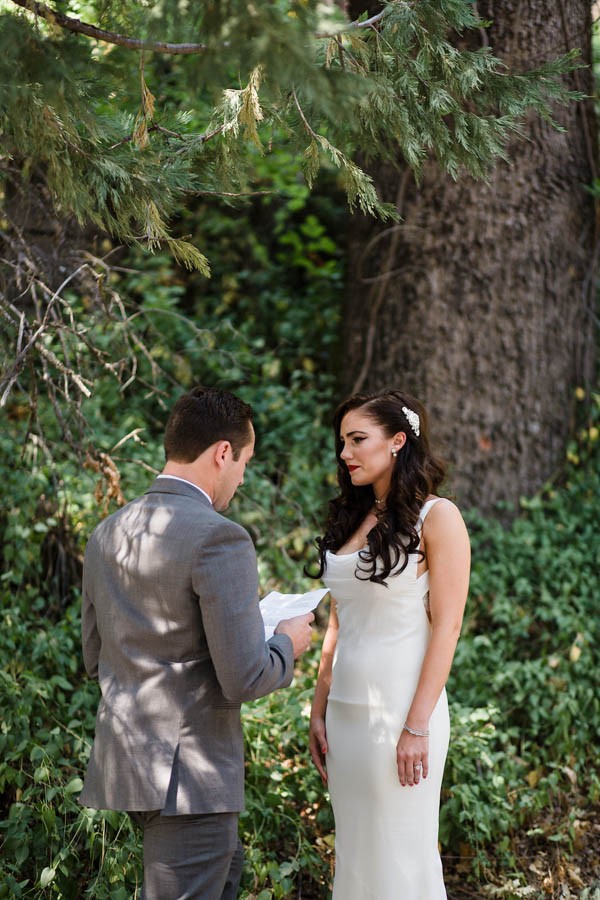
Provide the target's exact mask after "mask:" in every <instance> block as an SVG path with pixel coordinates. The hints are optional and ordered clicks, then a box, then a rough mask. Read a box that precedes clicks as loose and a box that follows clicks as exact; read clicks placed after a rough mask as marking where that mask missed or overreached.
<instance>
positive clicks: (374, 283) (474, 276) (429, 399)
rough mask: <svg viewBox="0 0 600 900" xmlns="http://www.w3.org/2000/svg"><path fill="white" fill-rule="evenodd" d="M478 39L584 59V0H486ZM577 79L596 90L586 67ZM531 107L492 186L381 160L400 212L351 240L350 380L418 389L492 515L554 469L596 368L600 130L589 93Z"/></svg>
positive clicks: (471, 502) (381, 176)
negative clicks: (599, 153)
mask: <svg viewBox="0 0 600 900" xmlns="http://www.w3.org/2000/svg"><path fill="white" fill-rule="evenodd" d="M478 12H479V14H480V15H481V16H482V17H483V18H484V19H489V20H492V25H491V27H490V28H489V29H486V31H485V33H483V32H482V36H481V39H482V40H484V41H486V42H487V41H488V40H489V42H490V45H491V47H492V50H493V52H494V54H495V55H496V56H498V57H500V58H501V59H503V60H504V61H505V62H506V63H507V64H508V66H509V67H510V69H511V70H513V71H523V70H525V69H529V68H533V67H534V66H536V65H538V64H539V63H540V62H542V61H543V60H547V59H551V58H553V57H555V56H557V55H560V54H562V53H564V52H566V51H567V50H568V49H570V48H572V47H580V48H581V49H582V53H583V58H584V60H585V62H586V63H589V61H590V58H591V57H590V35H591V16H590V13H591V11H590V4H589V3H587V2H583V0H559V2H556V0H551V2H550V3H548V2H545V0H521V2H517V0H510V2H503V3H494V2H480V3H479V4H478ZM571 82H572V87H573V88H577V89H579V90H582V91H584V92H585V93H587V94H591V93H593V88H592V73H591V70H590V69H589V68H587V69H580V70H578V71H577V72H576V73H574V74H573V76H572V77H571ZM556 118H557V120H558V121H559V122H560V123H561V124H562V125H563V126H564V127H565V128H566V132H565V133H561V132H558V131H556V130H554V129H553V128H552V127H551V126H550V125H549V124H548V123H547V122H545V121H542V120H541V119H540V118H539V117H532V118H531V119H530V120H529V121H528V122H527V123H526V127H525V131H526V135H527V139H526V140H520V141H515V142H514V143H512V144H511V146H510V147H509V163H502V162H501V163H498V164H497V165H496V167H495V169H494V171H493V173H492V176H491V179H490V182H489V184H482V183H477V182H475V181H473V180H472V179H470V178H468V177H464V178H461V180H460V181H459V182H458V183H455V182H453V181H452V180H451V179H450V178H449V177H448V176H446V175H445V174H443V173H442V172H441V171H440V170H439V168H437V167H436V166H435V165H434V164H433V163H430V164H428V166H427V168H426V170H425V173H424V177H423V178H422V181H421V183H420V185H418V186H417V185H416V184H415V181H414V178H413V177H412V176H411V175H410V173H409V172H408V170H407V171H406V172H404V173H402V174H401V175H400V176H398V174H397V172H392V171H389V170H388V171H382V170H381V169H379V170H377V171H376V172H374V173H373V174H374V176H375V179H376V182H377V184H378V187H379V189H380V191H381V193H382V194H383V195H384V197H385V199H387V200H392V201H394V202H397V204H398V208H399V211H400V214H401V216H402V223H401V224H400V225H398V226H394V227H391V228H389V227H388V228H383V227H382V226H381V225H376V224H374V223H373V221H372V220H367V219H365V218H360V219H358V221H357V222H356V224H355V226H354V228H353V234H352V237H351V240H350V279H349V280H350V286H349V293H348V302H347V309H346V315H345V317H344V321H345V333H344V335H343V346H344V359H345V363H346V366H345V369H346V383H345V384H344V389H345V390H346V391H351V390H357V389H376V388H379V387H382V386H390V385H397V386H402V387H403V388H405V389H406V390H409V391H411V392H412V393H414V394H415V395H416V396H418V397H419V398H420V399H422V400H423V402H424V403H425V405H426V406H427V407H428V410H429V412H430V418H431V423H432V433H433V437H434V443H435V445H436V446H437V447H438V449H440V450H441V452H442V454H443V455H445V456H446V458H447V459H448V461H449V462H450V464H451V488H452V490H453V492H454V493H455V494H456V496H457V497H458V498H459V500H460V502H462V503H463V504H465V505H468V506H476V507H479V508H480V509H481V510H482V511H485V512H490V511H493V510H495V509H497V508H498V504H504V503H507V502H508V503H509V504H514V503H516V502H517V501H518V499H519V497H520V496H521V495H523V494H531V493H532V492H534V491H535V490H537V489H538V488H539V487H540V486H541V485H542V484H543V483H544V482H545V481H546V480H547V479H548V478H549V477H550V476H552V474H553V473H554V472H555V471H556V469H557V467H558V466H559V465H560V463H561V462H562V460H563V458H564V451H565V445H566V442H567V440H568V438H569V434H570V432H571V431H572V428H573V424H574V403H575V398H574V389H575V387H576V386H587V385H589V384H590V382H591V380H592V378H593V376H594V349H595V343H596V334H595V331H594V322H595V319H594V277H593V270H594V261H595V260H594V258H595V251H596V240H595V216H594V202H593V198H592V197H591V195H590V193H589V192H588V186H589V185H590V184H591V182H592V180H593V178H594V176H595V174H596V153H595V148H596V131H595V121H594V119H593V111H592V108H591V103H588V102H580V103H572V104H570V105H569V106H568V107H567V108H566V109H559V110H557V112H556Z"/></svg>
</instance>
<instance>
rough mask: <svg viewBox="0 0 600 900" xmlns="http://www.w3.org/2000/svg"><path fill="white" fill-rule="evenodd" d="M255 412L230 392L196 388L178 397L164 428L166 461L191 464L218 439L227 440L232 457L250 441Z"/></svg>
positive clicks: (235, 456)
mask: <svg viewBox="0 0 600 900" xmlns="http://www.w3.org/2000/svg"><path fill="white" fill-rule="evenodd" d="M253 415H254V413H253V410H252V407H251V406H249V405H248V403H244V401H243V400H240V398H239V397H236V396H235V395H234V394H231V393H230V392H229V391H220V390H216V389H215V388H205V387H201V386H199V387H196V388H194V389H193V390H191V391H190V392H189V393H187V394H184V395H183V397H180V398H179V400H178V401H177V403H176V404H175V406H174V407H173V410H172V412H171V415H170V416H169V420H168V422H167V427H166V430H165V439H164V447H165V456H166V458H167V461H169V460H172V461H173V462H178V463H191V462H193V461H194V460H195V459H196V458H197V457H198V456H200V454H201V453H204V451H205V450H206V449H208V447H211V446H212V445H213V444H216V443H217V442H218V441H229V443H230V444H231V446H232V448H233V458H234V459H238V458H239V455H240V452H241V450H242V447H245V446H246V445H247V444H249V443H250V440H251V431H250V426H251V422H252V417H253Z"/></svg>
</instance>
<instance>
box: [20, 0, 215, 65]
mask: <svg viewBox="0 0 600 900" xmlns="http://www.w3.org/2000/svg"><path fill="white" fill-rule="evenodd" d="M12 2H13V3H16V5H17V6H22V7H23V9H26V10H28V11H29V12H31V13H33V14H34V15H36V16H39V17H40V18H42V19H46V21H47V22H51V23H52V24H53V25H59V26H60V27H61V28H65V29H66V30H67V31H73V32H75V33H76V34H85V35H86V36H87V37H91V38H95V39H96V40H97V41H103V42H104V43H105V44H117V45H118V46H119V47H127V49H128V50H149V51H151V52H154V53H169V54H171V55H172V56H181V55H188V56H189V55H192V54H195V53H203V52H204V51H205V50H206V45H205V44H170V43H168V42H166V41H142V40H139V39H138V38H130V37H126V36H125V35H123V34H116V33H115V32H113V31H105V30H104V29H103V28H97V27H96V26H95V25H88V24H87V23H86V22H82V21H81V19H74V18H72V17H71V16H65V15H64V14H63V13H60V12H57V11H56V10H54V9H51V8H50V7H49V6H45V5H44V4H43V3H37V2H36V0H12Z"/></svg>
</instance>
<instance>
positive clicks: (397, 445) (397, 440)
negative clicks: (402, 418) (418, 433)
mask: <svg viewBox="0 0 600 900" xmlns="http://www.w3.org/2000/svg"><path fill="white" fill-rule="evenodd" d="M405 443H406V432H405V431H398V432H397V433H396V434H395V435H394V437H393V438H392V451H393V450H395V451H396V453H397V452H398V450H401V449H402V447H404V445H405Z"/></svg>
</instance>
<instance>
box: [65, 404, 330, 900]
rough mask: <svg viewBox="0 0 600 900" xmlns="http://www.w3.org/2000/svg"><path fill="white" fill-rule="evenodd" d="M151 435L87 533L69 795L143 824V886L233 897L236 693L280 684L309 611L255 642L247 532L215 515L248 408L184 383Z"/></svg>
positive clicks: (286, 680)
mask: <svg viewBox="0 0 600 900" xmlns="http://www.w3.org/2000/svg"><path fill="white" fill-rule="evenodd" d="M164 443H165V455H166V460H167V461H166V465H165V468H164V470H163V472H162V474H161V475H159V476H158V477H157V478H156V480H155V481H154V483H153V484H152V485H151V486H150V488H149V490H148V491H147V492H146V493H145V494H144V495H143V496H142V497H138V498H137V499H136V500H134V501H132V502H131V503H129V504H127V506H124V507H123V508H122V509H120V510H119V511H118V512H116V513H114V514H113V515H112V516H109V517H108V518H107V519H105V520H104V521H103V522H101V524H100V525H98V527H97V528H96V529H95V531H94V533H93V534H92V536H91V538H90V540H89V542H88V545H87V548H86V553H85V561H84V573H83V605H82V637H83V655H84V661H85V666H86V670H87V672H88V674H89V675H90V676H91V677H93V678H98V679H99V681H100V687H101V691H102V697H101V700H100V705H99V707H98V715H97V720H96V736H95V740H94V744H93V748H92V753H91V758H90V763H89V767H88V771H87V775H86V778H85V784H84V788H83V791H82V793H81V797H80V802H81V803H82V804H84V805H86V806H92V807H94V808H96V809H119V810H127V811H128V812H129V813H130V815H131V816H132V817H133V818H134V819H135V820H136V821H137V822H138V823H139V824H140V825H141V826H142V827H143V829H144V889H143V894H142V896H143V897H144V898H146V900H179V898H184V897H186V898H202V900H233V898H235V897H236V896H237V891H238V886H239V881H240V877H241V871H242V851H241V845H240V842H239V838H238V829H237V825H238V814H239V811H240V810H241V809H242V808H243V794H244V786H243V781H244V761H243V736H242V727H241V721H240V704H241V703H242V702H244V701H248V700H254V699H256V698H257V697H262V696H264V695H265V694H268V693H269V692H270V691H273V690H275V689H276V688H279V687H286V686H287V685H289V684H290V682H291V680H292V676H293V668H294V659H295V658H297V657H298V656H299V655H300V654H301V653H303V652H304V651H305V650H306V649H308V646H309V645H310V636H311V634H310V622H311V621H312V620H313V615H312V613H309V614H308V615H304V616H297V617H296V618H294V619H288V620H285V621H282V622H280V623H279V625H278V627H277V629H276V633H275V635H274V636H273V637H272V638H271V639H270V640H269V641H268V642H265V635H264V629H263V623H262V618H261V614H260V610H259V604H258V580H257V569H256V556H255V552H254V547H253V545H252V541H251V539H250V537H249V535H248V534H247V532H246V531H245V530H244V529H243V528H242V527H241V526H240V525H237V524H236V523H234V522H232V521H230V520H229V519H226V518H224V517H223V516H222V515H220V513H221V512H222V511H223V510H225V509H226V508H227V506H228V504H229V502H230V500H231V498H232V497H233V495H234V494H235V491H236V490H237V488H238V487H239V485H240V484H242V483H243V479H244V470H245V467H246V464H247V462H248V461H249V459H250V458H251V456H252V454H253V450H254V430H253V427H252V410H251V408H250V407H249V406H248V405H247V404H245V403H243V402H242V401H241V400H240V399H239V398H237V397H235V396H234V395H233V394H230V393H229V392H227V391H218V390H212V389H205V388H197V389H195V390H193V391H191V392H190V393H189V394H186V395H185V396H183V397H181V398H180V399H179V400H178V402H177V403H176V405H175V407H174V409H173V412H172V413H171V416H170V417H169V421H168V423H167V428H166V432H165V442H164Z"/></svg>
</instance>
